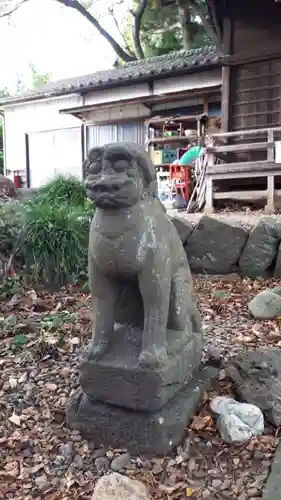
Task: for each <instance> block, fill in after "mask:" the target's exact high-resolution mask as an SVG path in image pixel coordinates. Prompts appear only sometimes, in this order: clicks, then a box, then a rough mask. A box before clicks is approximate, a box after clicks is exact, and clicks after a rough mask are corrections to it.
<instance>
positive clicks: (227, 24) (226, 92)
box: [221, 17, 233, 132]
mask: <svg viewBox="0 0 281 500" xmlns="http://www.w3.org/2000/svg"><path fill="white" fill-rule="evenodd" d="M232 29H233V26H232V21H231V19H230V17H225V18H224V21H223V52H224V55H229V54H231V53H232ZM230 72H231V68H230V67H229V66H225V65H223V67H222V96H221V130H222V131H223V132H228V131H229V126H230V106H231V95H230V88H231V85H230V80H231V74H230Z"/></svg>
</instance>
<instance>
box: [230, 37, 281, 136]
mask: <svg viewBox="0 0 281 500" xmlns="http://www.w3.org/2000/svg"><path fill="white" fill-rule="evenodd" d="M280 31H281V30H280ZM280 42H281V40H280ZM230 117H231V118H230V119H231V130H233V131H234V130H245V129H251V128H265V127H278V126H279V125H281V59H280V60H277V61H276V60H275V61H274V60H273V61H265V62H256V63H252V64H247V65H243V66H236V67H233V68H232V96H231V102H230Z"/></svg>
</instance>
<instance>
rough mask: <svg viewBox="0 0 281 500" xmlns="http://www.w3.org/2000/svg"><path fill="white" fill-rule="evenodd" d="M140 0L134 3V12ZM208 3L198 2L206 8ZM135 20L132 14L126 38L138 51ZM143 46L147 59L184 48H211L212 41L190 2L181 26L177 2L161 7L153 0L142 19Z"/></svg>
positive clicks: (128, 20)
mask: <svg viewBox="0 0 281 500" xmlns="http://www.w3.org/2000/svg"><path fill="white" fill-rule="evenodd" d="M138 3H139V0H134V2H133V5H134V7H133V9H135V8H136V7H137V5H138ZM204 4H205V2H204V0H201V1H199V2H198V5H200V6H201V7H202V8H204ZM133 23H134V19H133V17H132V15H131V14H129V15H128V19H127V24H126V28H125V31H124V39H125V41H126V43H127V45H128V46H129V47H130V49H131V50H132V51H133V52H134V46H133V40H132V27H133ZM140 35H141V43H142V48H143V51H144V55H145V57H152V56H159V55H162V54H167V53H169V52H174V51H177V50H182V49H194V48H198V47H202V46H204V45H208V44H209V43H210V40H209V39H208V37H207V35H206V33H205V29H204V27H203V24H202V23H201V22H200V19H199V18H198V16H196V15H195V13H194V12H193V10H192V8H191V7H190V5H189V4H188V2H186V24H185V26H184V28H183V26H181V23H180V12H179V7H178V4H177V2H174V3H171V4H169V5H167V6H165V7H162V8H159V7H158V5H157V2H155V1H153V0H149V3H148V7H147V9H146V10H145V12H144V14H143V17H142V20H141V33H140Z"/></svg>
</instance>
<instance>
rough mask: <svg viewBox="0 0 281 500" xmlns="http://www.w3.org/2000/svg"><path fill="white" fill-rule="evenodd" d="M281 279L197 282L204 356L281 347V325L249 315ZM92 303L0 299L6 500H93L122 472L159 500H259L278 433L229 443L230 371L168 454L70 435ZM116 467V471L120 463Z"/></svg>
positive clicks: (64, 293)
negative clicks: (225, 431) (225, 416)
mask: <svg viewBox="0 0 281 500" xmlns="http://www.w3.org/2000/svg"><path fill="white" fill-rule="evenodd" d="M273 284H274V283H273V282H261V281H251V280H241V279H240V278H235V276H234V277H232V279H228V280H227V279H223V280H222V279H218V278H214V279H212V280H206V279H203V278H200V277H197V278H195V286H196V290H197V293H198V298H199V308H200V312H201V314H202V319H203V326H204V335H205V344H206V354H207V352H208V351H209V350H210V349H211V350H212V351H213V354H215V356H218V357H221V358H223V359H224V361H227V359H228V358H229V357H231V356H233V355H235V354H237V353H238V352H241V351H247V350H248V349H252V348H254V347H257V346H262V345H270V346H281V330H280V328H279V323H278V321H277V320H276V321H259V322H257V321H256V320H254V319H253V318H251V317H250V315H249V312H248V309H247V304H248V301H249V300H250V299H251V298H252V297H253V296H254V295H255V294H256V293H257V292H258V291H260V290H261V289H263V288H264V287H265V286H273ZM90 319H91V314H90V297H89V295H88V294H87V293H81V292H79V291H78V290H77V289H65V290H61V291H60V292H58V293H52V294H50V293H47V292H39V291H35V290H32V289H25V290H22V291H21V293H19V294H17V295H14V296H13V297H10V298H9V299H6V300H3V301H0V321H1V325H0V369H1V372H0V498H3V499H4V498H5V499H7V500H8V499H11V500H42V499H44V500H90V499H91V497H92V493H93V490H94V485H95V482H96V481H97V480H98V478H99V477H100V476H101V475H103V474H105V473H107V472H109V471H110V470H112V468H114V470H116V460H115V459H116V458H118V464H119V467H120V470H119V472H120V473H121V474H126V475H128V476H130V477H133V478H136V479H138V480H140V481H142V482H143V483H144V484H145V485H146V486H147V488H148V490H149V492H150V495H151V499H154V500H184V499H186V497H190V498H192V499H197V500H204V499H207V500H208V499H209V500H216V499H217V500H223V499H225V500H247V499H250V498H252V499H253V500H254V499H256V500H257V499H258V498H260V496H261V494H262V490H263V487H264V484H265V481H266V479H267V476H268V473H269V471H270V467H271V463H272V460H273V456H274V452H275V449H276V446H277V444H278V442H279V437H278V430H277V429H274V428H273V427H271V426H269V425H266V428H265V432H264V435H263V436H261V437H260V438H255V439H251V440H250V441H249V442H248V443H246V444H243V445H228V444H226V443H224V442H223V440H222V439H221V437H220V435H219V433H218V431H217V429H216V424H215V421H214V419H213V416H212V414H211V412H210V406H209V405H210V400H211V399H212V398H213V397H214V396H216V395H233V388H232V386H231V383H230V382H229V380H228V379H227V378H226V374H225V370H224V368H223V367H222V368H221V370H220V375H219V378H218V380H217V381H216V383H215V384H214V386H213V388H212V390H211V391H210V392H209V393H205V394H203V398H202V402H201V405H200V407H199V408H198V411H197V414H196V416H195V417H194V419H193V421H192V422H190V423H187V426H186V434H185V436H184V438H183V440H182V442H181V444H180V446H178V447H177V448H176V449H175V450H174V453H172V454H171V455H170V456H167V457H154V458H150V459H148V458H147V457H143V456H130V455H129V454H128V453H126V450H115V449H106V448H97V447H96V446H95V443H92V442H87V441H85V440H84V439H82V438H81V436H80V435H79V433H78V432H76V431H72V430H70V429H68V428H67V426H66V424H65V408H66V406H67V403H68V400H69V396H70V394H71V392H72V391H73V390H75V388H76V387H77V386H78V384H79V359H80V356H81V353H82V351H83V350H84V348H85V345H86V344H87V343H88V341H89V339H90V336H91V322H90ZM114 460H115V462H114V466H113V461H114Z"/></svg>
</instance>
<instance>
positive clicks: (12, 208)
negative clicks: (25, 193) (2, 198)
mask: <svg viewBox="0 0 281 500" xmlns="http://www.w3.org/2000/svg"><path fill="white" fill-rule="evenodd" d="M23 226H24V216H23V207H22V204H21V203H20V202H19V201H17V200H11V201H8V202H6V203H2V204H0V250H1V251H2V252H3V253H4V254H9V253H10V252H11V251H13V250H14V248H15V245H16V244H17V241H18V238H19V235H20V233H21V231H22V230H23Z"/></svg>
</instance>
